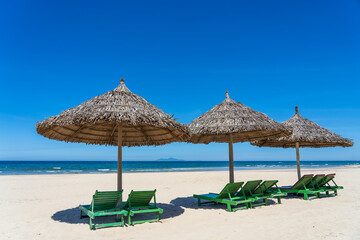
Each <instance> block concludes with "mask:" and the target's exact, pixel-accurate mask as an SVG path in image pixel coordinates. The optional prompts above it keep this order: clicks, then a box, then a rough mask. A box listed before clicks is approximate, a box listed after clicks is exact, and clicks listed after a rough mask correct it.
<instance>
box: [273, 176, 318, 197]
mask: <svg viewBox="0 0 360 240" xmlns="http://www.w3.org/2000/svg"><path fill="white" fill-rule="evenodd" d="M312 179H313V174H308V175H304V176H302V177H301V178H300V179H299V180H298V181H297V182H296V183H295V184H294V185H292V186H286V187H285V186H284V187H279V189H280V190H281V191H282V192H286V193H295V194H304V199H305V200H309V199H313V198H319V197H320V192H321V190H315V189H309V188H307V187H306V186H307V185H308V184H309V183H310V182H311V180H312ZM309 195H314V196H309Z"/></svg>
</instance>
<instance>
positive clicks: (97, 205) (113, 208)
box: [79, 190, 128, 230]
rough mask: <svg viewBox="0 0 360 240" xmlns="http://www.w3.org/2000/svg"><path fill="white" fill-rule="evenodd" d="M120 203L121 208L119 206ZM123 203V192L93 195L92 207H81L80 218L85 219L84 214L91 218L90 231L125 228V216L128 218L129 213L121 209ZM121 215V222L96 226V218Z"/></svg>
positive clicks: (98, 192) (99, 192) (96, 193)
mask: <svg viewBox="0 0 360 240" xmlns="http://www.w3.org/2000/svg"><path fill="white" fill-rule="evenodd" d="M119 203H120V206H118V204H119ZM121 203H122V191H106V192H102V191H97V190H96V192H95V194H94V195H93V199H92V202H91V204H90V205H80V206H79V208H80V210H81V211H80V218H82V217H83V214H82V213H85V214H86V215H87V216H88V217H89V218H90V221H89V225H90V229H91V230H94V229H96V228H101V227H110V226H122V227H123V226H124V216H127V214H128V212H127V211H126V210H124V209H123V208H122V207H121ZM109 215H120V216H121V217H120V218H121V221H119V222H113V223H105V224H94V223H93V220H94V219H95V217H100V216H109Z"/></svg>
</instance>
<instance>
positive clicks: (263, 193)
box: [253, 180, 287, 205]
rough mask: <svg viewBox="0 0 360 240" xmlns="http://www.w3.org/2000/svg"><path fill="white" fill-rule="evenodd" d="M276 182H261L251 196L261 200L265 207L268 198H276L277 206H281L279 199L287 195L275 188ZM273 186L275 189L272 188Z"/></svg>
mask: <svg viewBox="0 0 360 240" xmlns="http://www.w3.org/2000/svg"><path fill="white" fill-rule="evenodd" d="M277 182H278V180H266V181H263V182H262V183H261V184H260V185H259V186H258V187H257V188H256V189H255V191H254V192H253V195H254V196H255V197H256V198H257V199H263V201H264V203H265V205H267V204H268V203H267V199H268V198H275V197H276V198H277V201H278V204H281V197H284V196H286V195H287V193H285V192H282V191H281V190H280V189H279V187H278V186H277ZM274 186H275V187H274Z"/></svg>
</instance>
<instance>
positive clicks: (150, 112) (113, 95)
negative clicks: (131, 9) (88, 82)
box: [36, 79, 189, 191]
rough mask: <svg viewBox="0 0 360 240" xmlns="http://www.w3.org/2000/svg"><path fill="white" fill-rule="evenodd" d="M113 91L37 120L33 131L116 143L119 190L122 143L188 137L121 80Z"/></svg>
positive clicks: (140, 143) (74, 139)
mask: <svg viewBox="0 0 360 240" xmlns="http://www.w3.org/2000/svg"><path fill="white" fill-rule="evenodd" d="M120 82H121V83H120V85H119V86H118V87H117V88H115V89H114V90H113V91H110V92H107V93H105V94H103V95H100V96H96V97H94V98H92V99H90V100H89V101H86V102H84V103H82V104H80V105H79V106H77V107H74V108H70V109H68V110H65V111H63V112H62V113H60V114H59V115H56V116H53V117H50V118H48V119H46V120H44V121H41V122H38V123H37V124H36V131H37V132H38V133H39V134H41V135H43V136H45V137H47V138H50V139H55V140H59V141H66V142H78V143H79V142H82V143H86V144H99V145H112V146H118V190H119V191H120V190H121V189H122V179H121V177H122V146H128V147H131V146H143V145H147V146H150V145H163V144H167V143H171V142H178V141H185V140H186V139H188V137H189V134H188V129H187V127H186V125H183V124H181V123H178V122H177V121H175V120H174V119H173V118H172V116H170V115H168V114H166V113H165V112H164V111H162V110H160V109H159V108H157V107H156V106H154V105H152V104H150V103H149V102H148V101H146V100H145V99H144V98H142V97H140V96H138V95H136V94H133V93H132V92H131V91H130V90H129V89H128V88H127V87H126V86H125V83H124V79H121V80H120Z"/></svg>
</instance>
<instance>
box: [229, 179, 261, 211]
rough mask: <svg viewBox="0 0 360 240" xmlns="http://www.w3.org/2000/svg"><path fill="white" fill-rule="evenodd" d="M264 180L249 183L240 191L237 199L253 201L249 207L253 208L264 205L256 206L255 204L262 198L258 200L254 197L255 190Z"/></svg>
mask: <svg viewBox="0 0 360 240" xmlns="http://www.w3.org/2000/svg"><path fill="white" fill-rule="evenodd" d="M261 182H262V180H252V181H247V182H246V183H245V185H244V186H242V188H241V189H240V191H239V192H238V193H237V194H236V195H235V196H236V199H247V200H252V201H250V202H249V207H250V208H252V207H254V206H258V205H264V203H257V204H254V203H253V202H255V201H257V200H259V199H260V198H257V197H256V196H255V195H254V192H255V189H256V188H257V187H258V186H259V185H260V183H261Z"/></svg>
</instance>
